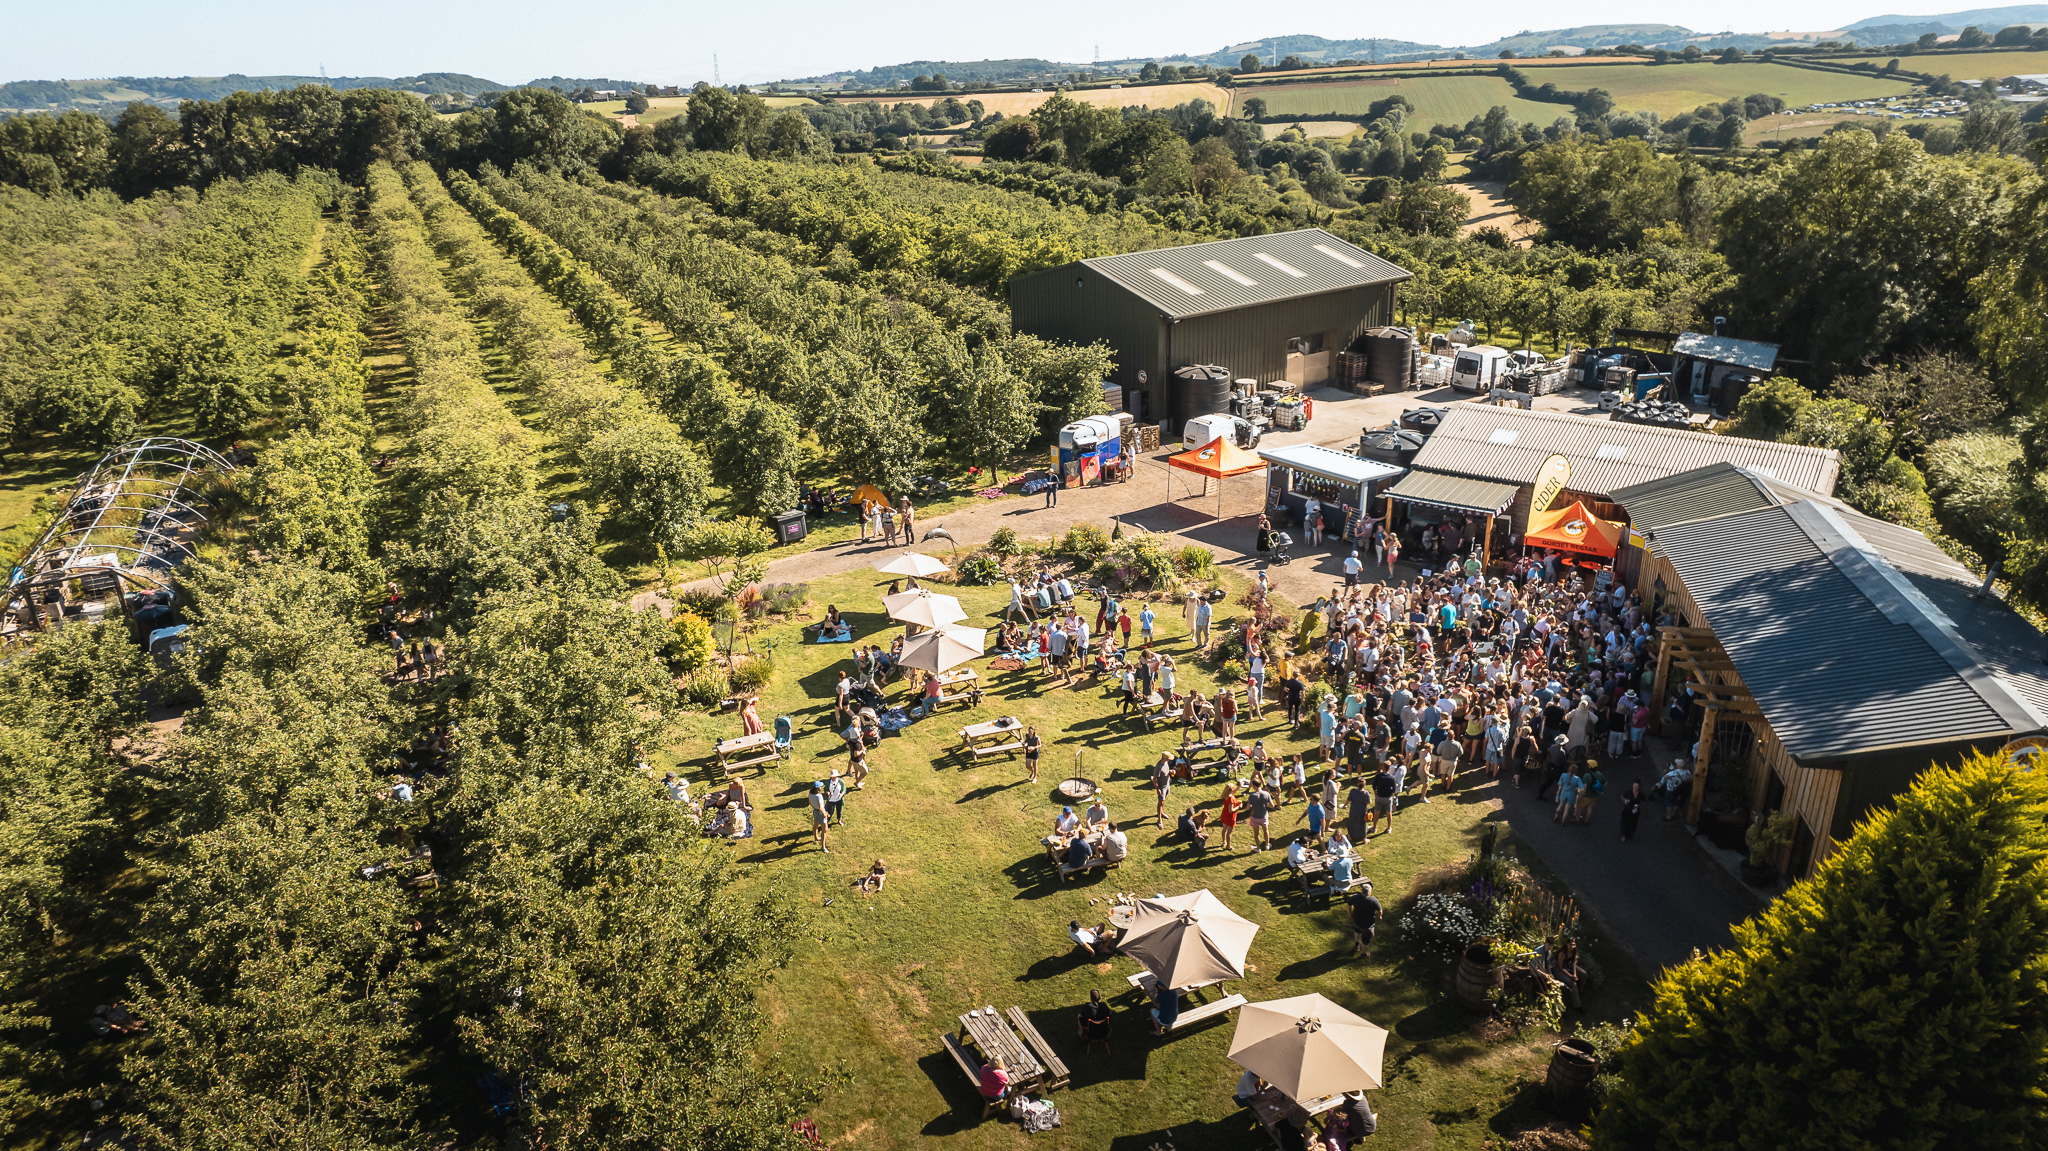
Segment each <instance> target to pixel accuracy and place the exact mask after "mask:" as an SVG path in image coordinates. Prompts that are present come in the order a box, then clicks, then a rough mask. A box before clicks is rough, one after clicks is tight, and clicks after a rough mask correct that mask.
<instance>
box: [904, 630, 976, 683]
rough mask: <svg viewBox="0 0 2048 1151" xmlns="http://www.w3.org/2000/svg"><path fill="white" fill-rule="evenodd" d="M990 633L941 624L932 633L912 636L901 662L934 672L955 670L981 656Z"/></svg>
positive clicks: (905, 645)
mask: <svg viewBox="0 0 2048 1151" xmlns="http://www.w3.org/2000/svg"><path fill="white" fill-rule="evenodd" d="M987 635H988V633H987V631H986V630H985V629H982V628H972V627H956V626H954V625H952V624H941V625H939V626H938V627H935V628H933V629H932V630H930V631H928V632H922V633H920V634H918V635H914V636H911V637H910V639H909V640H908V641H906V642H905V643H904V645H903V658H902V659H901V660H899V661H898V662H899V663H901V664H902V665H903V666H904V667H914V668H919V669H922V670H924V671H929V672H934V673H936V672H942V671H951V670H953V669H954V668H956V667H959V666H960V665H961V664H963V663H966V662H967V661H968V660H971V659H974V658H975V657H976V656H979V655H980V654H981V652H982V648H983V647H984V646H985V645H986V643H987Z"/></svg>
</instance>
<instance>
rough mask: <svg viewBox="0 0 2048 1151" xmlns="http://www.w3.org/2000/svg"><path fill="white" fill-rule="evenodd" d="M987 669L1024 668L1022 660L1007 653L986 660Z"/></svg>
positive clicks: (1014, 669) (1016, 669)
mask: <svg viewBox="0 0 2048 1151" xmlns="http://www.w3.org/2000/svg"><path fill="white" fill-rule="evenodd" d="M988 669H989V670H990V671H1022V670H1024V661H1023V660H1021V659H1017V658H1014V657H1012V656H1007V655H1003V656H997V657H996V658H994V659H992V660H990V661H988Z"/></svg>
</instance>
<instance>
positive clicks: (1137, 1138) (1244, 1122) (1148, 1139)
mask: <svg viewBox="0 0 2048 1151" xmlns="http://www.w3.org/2000/svg"><path fill="white" fill-rule="evenodd" d="M1076 1082H1078V1080H1076ZM1269 1142H1270V1141H1269V1140H1268V1139H1267V1138H1266V1136H1265V1135H1264V1134H1262V1133H1261V1132H1260V1131H1259V1124H1258V1121H1257V1120H1256V1119H1253V1118H1252V1113H1251V1112H1249V1111H1244V1110H1239V1111H1236V1112H1233V1113H1231V1114H1230V1115H1226V1116H1224V1117H1223V1118H1221V1119H1214V1120H1211V1121H1209V1122H1207V1123H1194V1122H1188V1123H1175V1124H1173V1125H1172V1126H1171V1127H1161V1128H1158V1129H1156V1130H1152V1131H1145V1132H1140V1133H1138V1134H1135V1135H1119V1136H1117V1137H1116V1138H1114V1139H1112V1140H1110V1141H1109V1151H1151V1149H1152V1148H1153V1147H1173V1148H1175V1149H1176V1151H1210V1149H1212V1148H1216V1149H1221V1148H1232V1149H1234V1151H1241V1149H1242V1148H1246V1147H1264V1146H1267V1145H1268V1143H1269Z"/></svg>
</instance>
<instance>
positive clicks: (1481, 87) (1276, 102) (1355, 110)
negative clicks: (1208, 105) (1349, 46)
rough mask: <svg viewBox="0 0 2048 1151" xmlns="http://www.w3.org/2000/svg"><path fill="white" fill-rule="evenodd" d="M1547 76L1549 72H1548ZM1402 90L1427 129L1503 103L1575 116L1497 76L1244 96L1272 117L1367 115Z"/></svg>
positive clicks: (1531, 116)
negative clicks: (1377, 102) (1262, 101)
mask: <svg viewBox="0 0 2048 1151" xmlns="http://www.w3.org/2000/svg"><path fill="white" fill-rule="evenodd" d="M1544 75H1545V76H1546V77H1547V76H1549V75H1550V71H1549V70H1546V71H1545V72H1544ZM1396 93H1399V94H1400V95H1403V96H1406V97H1407V98H1408V99H1409V101H1410V102H1411V103H1413V104H1414V105H1415V112H1414V114H1413V115H1412V116H1410V117H1409V121H1408V122H1409V124H1410V125H1412V126H1414V127H1416V128H1427V127H1430V126H1431V125H1434V124H1464V123H1465V122H1466V121H1468V120H1470V119H1471V118H1472V117H1474V116H1483V115H1485V114H1486V110H1487V109H1488V108H1491V107H1493V106H1494V105H1496V104H1504V105H1506V106H1507V108H1508V111H1510V112H1512V113H1514V116H1515V118H1516V119H1518V120H1522V121H1525V122H1529V123H1535V124H1548V123H1550V122H1551V121H1552V120H1555V119H1557V118H1558V117H1559V116H1569V115H1571V111H1572V110H1571V108H1569V107H1567V106H1566V105H1563V104H1546V103H1542V102H1540V101H1536V100H1524V99H1522V98H1521V97H1519V96H1517V95H1515V90H1514V89H1513V88H1510V87H1508V82H1507V81H1506V80H1503V79H1501V78H1500V77H1498V76H1401V77H1397V78H1388V79H1373V80H1346V81H1335V82H1331V83H1324V84H1259V85H1255V86H1247V87H1245V88H1244V89H1243V90H1242V91H1241V92H1240V94H1239V97H1240V99H1243V98H1246V97H1250V96H1259V97H1262V98H1264V99H1265V101H1266V110H1267V112H1268V114H1270V115H1274V116H1312V115H1316V114H1318V113H1323V112H1341V113H1344V114H1347V115H1363V114H1364V113H1365V110H1366V108H1367V106H1369V105H1370V104H1371V103H1372V102H1373V101H1375V100H1384V99H1386V98H1387V97H1389V96H1392V95H1395V94H1396Z"/></svg>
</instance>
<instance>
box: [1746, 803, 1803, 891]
mask: <svg viewBox="0 0 2048 1151" xmlns="http://www.w3.org/2000/svg"><path fill="white" fill-rule="evenodd" d="M1798 819H1799V817H1798V816H1795V815H1793V814H1792V813H1791V812H1789V811H1774V812H1771V813H1770V814H1769V815H1766V816H1764V817H1763V818H1762V819H1759V820H1757V821H1756V822H1755V823H1752V824H1750V827H1749V834H1748V837H1747V840H1748V843H1749V858H1747V859H1745V860H1743V862H1742V882H1744V883H1747V884H1749V885H1750V886H1751V887H1769V886H1770V885H1771V883H1772V881H1774V880H1776V879H1777V878H1778V869H1777V867H1776V866H1775V865H1773V864H1772V863H1771V856H1772V855H1774V854H1776V852H1777V850H1778V849H1779V848H1781V847H1783V846H1785V845H1786V844H1788V843H1790V842H1792V833H1793V831H1794V829H1795V828H1797V826H1798Z"/></svg>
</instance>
